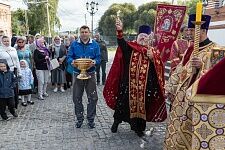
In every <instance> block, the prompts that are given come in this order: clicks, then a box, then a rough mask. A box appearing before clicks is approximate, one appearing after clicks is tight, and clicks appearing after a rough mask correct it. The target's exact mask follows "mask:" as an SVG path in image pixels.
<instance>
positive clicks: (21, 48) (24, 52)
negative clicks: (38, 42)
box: [15, 36, 32, 69]
mask: <svg viewBox="0 0 225 150" xmlns="http://www.w3.org/2000/svg"><path fill="white" fill-rule="evenodd" d="M16 43H17V45H16V47H15V48H16V50H17V54H18V58H19V60H26V61H27V63H28V65H29V68H30V69H32V63H31V58H32V54H31V51H30V49H29V46H28V45H26V37H25V36H20V37H18V38H17V41H16Z"/></svg>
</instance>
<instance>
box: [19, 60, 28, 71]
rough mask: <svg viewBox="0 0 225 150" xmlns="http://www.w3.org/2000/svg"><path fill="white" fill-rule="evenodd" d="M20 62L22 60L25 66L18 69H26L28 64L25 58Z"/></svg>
mask: <svg viewBox="0 0 225 150" xmlns="http://www.w3.org/2000/svg"><path fill="white" fill-rule="evenodd" d="M20 62H24V63H25V66H26V67H25V68H22V67H21V66H20V69H28V68H29V64H28V62H27V61H26V60H25V59H22V60H20Z"/></svg>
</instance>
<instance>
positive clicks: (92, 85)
mask: <svg viewBox="0 0 225 150" xmlns="http://www.w3.org/2000/svg"><path fill="white" fill-rule="evenodd" d="M90 35H91V34H90V29H89V27H88V26H85V25H84V26H82V27H81V28H80V37H79V39H78V40H77V41H74V42H73V43H72V45H71V47H70V49H69V53H68V60H67V61H68V63H69V64H74V61H75V60H76V59H79V58H90V59H92V60H93V61H92V63H91V64H90V69H88V70H87V73H88V74H89V75H90V76H91V78H89V79H86V80H81V79H78V78H77V75H79V73H80V70H79V69H78V68H77V67H76V66H75V65H74V71H73V72H74V81H73V82H74V83H73V102H74V105H75V106H74V107H75V115H76V118H77V123H76V127H77V128H80V127H81V126H82V124H83V120H84V113H83V112H84V107H83V104H82V96H83V92H84V89H85V91H86V94H87V98H88V105H87V120H88V126H89V127H90V128H95V123H94V118H95V115H96V104H97V100H98V95H97V90H96V78H95V69H96V67H95V66H96V65H98V64H100V61H101V60H100V48H99V45H98V43H97V42H95V41H94V40H92V39H91V38H90Z"/></svg>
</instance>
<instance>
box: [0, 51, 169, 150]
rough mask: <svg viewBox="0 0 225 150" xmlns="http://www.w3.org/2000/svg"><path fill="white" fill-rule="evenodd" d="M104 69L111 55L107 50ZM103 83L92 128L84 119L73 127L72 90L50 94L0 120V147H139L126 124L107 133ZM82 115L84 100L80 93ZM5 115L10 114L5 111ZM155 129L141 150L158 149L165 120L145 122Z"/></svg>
mask: <svg viewBox="0 0 225 150" xmlns="http://www.w3.org/2000/svg"><path fill="white" fill-rule="evenodd" d="M109 56H110V61H109V63H108V68H110V65H111V63H112V58H113V56H114V53H113V52H110V55H109ZM102 90H103V86H102V85H101V86H98V96H99V101H98V104H97V116H96V119H95V123H96V128H95V129H89V128H88V126H87V122H86V121H84V124H83V126H82V128H80V129H77V128H75V117H74V109H73V102H72V90H67V91H66V92H65V93H60V92H59V93H53V92H51V91H52V87H51V86H50V88H49V92H48V93H49V97H48V98H46V99H45V100H44V101H40V100H37V99H36V96H33V100H34V101H35V104H34V105H28V106H27V107H22V106H21V105H20V106H19V108H18V114H19V117H18V118H12V119H11V120H9V121H1V120H0V150H33V149H34V150H36V149H37V150H109V149H110V150H141V149H142V148H140V144H141V139H140V138H139V137H137V136H136V134H135V133H134V132H133V131H131V130H130V127H129V125H128V124H126V123H122V124H121V125H120V126H119V129H118V133H111V131H110V127H111V125H112V123H113V117H112V116H113V111H112V110H110V109H109V108H108V107H107V106H106V104H105V102H104V99H103V96H102ZM83 101H84V106H85V115H86V104H87V99H86V96H84V99H83ZM9 116H11V115H10V114H9ZM151 127H155V132H154V135H153V137H152V138H149V142H148V143H147V144H146V145H145V148H144V149H148V150H161V149H162V142H163V139H164V134H165V123H148V125H147V128H151Z"/></svg>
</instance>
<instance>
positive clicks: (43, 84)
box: [34, 38, 50, 100]
mask: <svg viewBox="0 0 225 150" xmlns="http://www.w3.org/2000/svg"><path fill="white" fill-rule="evenodd" d="M35 43H36V49H35V50H34V63H35V68H36V75H37V79H38V94H39V97H38V99H40V100H44V98H43V96H44V97H47V96H48V94H47V92H46V89H47V84H48V78H49V75H50V71H49V64H50V61H49V59H50V52H49V50H48V49H47V47H46V46H45V41H44V38H39V39H37V40H36V41H35Z"/></svg>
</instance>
